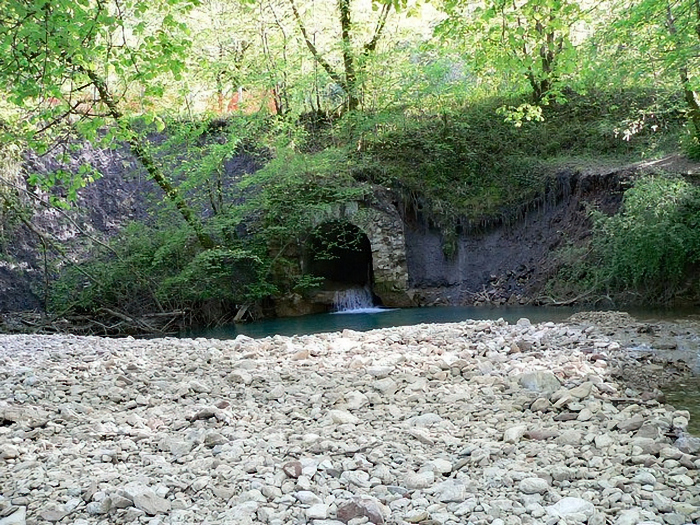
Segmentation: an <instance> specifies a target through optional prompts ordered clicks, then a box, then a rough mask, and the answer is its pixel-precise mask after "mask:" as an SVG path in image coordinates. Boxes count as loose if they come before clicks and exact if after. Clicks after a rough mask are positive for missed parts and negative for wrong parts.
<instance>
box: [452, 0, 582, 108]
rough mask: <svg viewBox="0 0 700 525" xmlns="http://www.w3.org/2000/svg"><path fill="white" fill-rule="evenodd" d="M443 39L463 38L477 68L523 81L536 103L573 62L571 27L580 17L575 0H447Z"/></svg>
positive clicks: (553, 90)
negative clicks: (510, 74)
mask: <svg viewBox="0 0 700 525" xmlns="http://www.w3.org/2000/svg"><path fill="white" fill-rule="evenodd" d="M444 9H445V12H446V13H447V15H448V18H447V19H446V20H445V21H444V22H443V23H441V24H440V26H438V33H439V34H441V35H443V36H444V37H446V38H453V39H454V38H457V39H461V40H463V43H464V44H466V46H465V47H466V48H467V50H468V51H471V52H472V53H474V55H475V57H474V58H475V64H476V67H477V69H480V70H482V71H489V70H490V71H494V70H497V71H506V72H509V73H514V74H515V75H517V76H520V77H521V78H523V79H526V80H527V82H528V84H529V85H530V88H531V90H532V98H533V101H534V102H535V103H536V104H539V103H542V102H546V101H547V99H548V98H550V97H551V96H553V95H556V94H557V90H558V89H559V87H560V84H561V81H562V77H563V75H564V74H565V73H567V72H568V71H569V70H570V69H571V68H572V67H573V66H574V65H575V62H574V60H573V58H575V48H574V46H573V44H572V28H573V27H574V25H575V24H576V23H577V22H581V21H583V20H584V18H585V16H584V12H583V11H582V9H581V7H580V5H579V3H578V2H577V1H576V0H484V2H482V3H481V4H474V3H473V2H471V1H470V0H447V1H446V2H445V4H444Z"/></svg>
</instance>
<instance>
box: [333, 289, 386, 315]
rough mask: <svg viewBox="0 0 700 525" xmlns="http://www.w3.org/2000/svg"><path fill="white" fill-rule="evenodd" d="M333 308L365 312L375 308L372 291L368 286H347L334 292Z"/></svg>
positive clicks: (339, 311)
mask: <svg viewBox="0 0 700 525" xmlns="http://www.w3.org/2000/svg"><path fill="white" fill-rule="evenodd" d="M333 310H334V311H336V312H338V313H341V312H366V311H368V310H370V311H373V310H377V308H376V307H375V306H374V301H373V299H372V291H371V290H370V289H369V288H368V287H364V288H348V289H347V290H339V291H337V292H335V298H334V299H333Z"/></svg>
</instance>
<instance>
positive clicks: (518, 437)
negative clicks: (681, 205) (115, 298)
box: [0, 319, 700, 525]
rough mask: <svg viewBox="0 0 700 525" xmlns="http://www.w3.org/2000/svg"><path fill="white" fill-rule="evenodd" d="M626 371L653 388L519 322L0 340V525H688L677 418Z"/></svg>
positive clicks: (614, 363) (697, 500)
mask: <svg viewBox="0 0 700 525" xmlns="http://www.w3.org/2000/svg"><path fill="white" fill-rule="evenodd" d="M625 366H626V367H628V369H629V368H632V367H636V368H637V369H640V370H643V371H644V370H646V372H644V373H642V374H641V375H642V376H645V377H650V376H653V375H654V374H656V375H660V376H663V374H664V373H666V372H664V370H663V369H660V368H659V367H658V365H656V364H653V363H651V364H650V363H642V362H640V361H639V358H638V357H636V358H635V357H634V356H630V355H629V353H628V352H627V350H626V349H625V348H624V347H623V346H621V344H620V342H619V341H617V340H616V339H615V338H614V337H611V336H609V335H606V330H605V329H604V328H601V327H599V326H595V325H593V324H590V323H589V324H586V323H583V322H572V323H568V324H554V323H545V324H539V325H532V324H530V322H529V321H527V320H526V319H523V320H520V321H519V322H518V323H517V324H515V325H509V324H507V323H505V322H504V321H479V322H470V321H467V322H463V323H457V324H445V325H419V326H411V327H401V328H390V329H383V330H375V331H372V332H365V333H358V332H352V331H344V332H342V333H334V334H320V335H312V336H297V337H291V338H289V337H280V336H275V337H271V338H266V339H260V340H253V339H250V338H246V337H243V336H239V337H238V338H237V339H235V340H229V341H225V340H223V341H222V340H207V339H195V340H189V339H152V340H134V339H121V340H115V339H102V338H96V337H93V338H91V337H73V336H28V335H7V336H0V525H10V524H13V525H22V524H43V523H64V524H69V523H70V524H75V525H85V524H89V523H99V524H126V523H129V524H131V523H133V524H137V523H144V524H152V525H159V524H161V523H162V524H170V523H187V524H190V523H201V524H249V523H264V524H270V525H273V524H277V525H282V524H304V523H309V524H313V525H341V524H350V525H359V524H362V523H374V524H382V523H387V524H389V523H391V524H404V523H422V524H424V525H429V524H430V525H438V524H458V523H473V524H491V525H519V524H546V525H554V524H560V525H571V524H576V523H588V524H591V525H593V524H595V525H604V524H616V525H634V524H640V523H645V524H647V525H650V524H654V523H655V524H668V525H683V524H686V523H698V522H700V487H698V486H696V482H697V478H698V475H697V469H698V468H700V458H699V457H698V451H699V449H700V442H699V441H698V439H697V438H694V437H692V436H689V435H688V434H686V433H685V430H686V428H687V425H688V417H689V416H688V413H687V412H685V411H680V410H675V409H674V408H672V407H670V406H666V405H664V404H663V401H662V399H661V397H660V395H659V393H658V392H657V391H655V390H653V389H651V390H649V391H643V387H636V388H634V387H630V386H629V385H626V384H623V383H621V382H620V381H619V377H620V375H619V374H620V371H621V370H623V369H624V367H625ZM644 367H646V368H644ZM652 367H654V368H652ZM673 373H675V372H673ZM633 386H634V385H633Z"/></svg>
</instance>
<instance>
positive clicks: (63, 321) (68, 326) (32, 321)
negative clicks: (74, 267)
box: [0, 308, 187, 337]
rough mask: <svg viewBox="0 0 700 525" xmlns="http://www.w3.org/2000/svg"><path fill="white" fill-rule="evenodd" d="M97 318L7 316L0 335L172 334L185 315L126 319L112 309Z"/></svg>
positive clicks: (83, 316)
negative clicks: (14, 333)
mask: <svg viewBox="0 0 700 525" xmlns="http://www.w3.org/2000/svg"><path fill="white" fill-rule="evenodd" d="M99 314H100V315H99V316H87V315H75V314H73V315H63V316H47V315H45V314H40V313H36V312H22V313H14V314H7V315H5V316H4V317H3V319H2V322H0V332H9V333H12V332H24V333H26V332H30V333H44V334H52V333H72V334H77V335H100V336H108V337H123V336H127V335H132V336H166V335H175V334H177V333H178V332H179V331H180V330H181V329H182V328H184V324H185V319H186V315H187V312H185V311H181V310H175V311H172V312H157V313H148V314H143V315H141V316H139V317H136V316H130V315H127V314H125V313H123V312H119V311H117V310H114V309H112V308H101V309H100V311H99Z"/></svg>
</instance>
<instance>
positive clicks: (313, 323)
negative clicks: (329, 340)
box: [182, 306, 582, 339]
mask: <svg viewBox="0 0 700 525" xmlns="http://www.w3.org/2000/svg"><path fill="white" fill-rule="evenodd" d="M581 310H582V308H572V307H555V306H512V307H498V308H496V307H493V308H489V307H478V306H433V307H429V308H395V309H382V308H371V309H368V310H365V311H362V310H360V311H355V312H337V313H330V314H317V315H304V316H301V317H285V318H282V319H265V320H263V321H256V322H254V323H245V324H231V325H226V326H222V327H219V328H209V329H206V330H199V331H190V332H186V333H183V334H182V335H183V336H185V337H210V338H215V339H233V338H235V337H236V336H237V335H238V334H244V335H247V336H249V337H254V338H260V337H267V336H270V335H287V336H290V335H303V334H317V333H321V332H337V331H341V330H345V329H349V330H356V331H358V332H364V331H367V330H374V329H377V328H388V327H392V326H407V325H415V324H422V323H458V322H461V321H466V320H467V319H474V320H485V319H500V318H501V317H502V318H503V319H505V320H506V321H508V322H509V323H515V322H517V320H518V319H520V318H521V317H527V318H528V319H530V321H531V322H533V323H541V322H545V321H554V322H558V321H563V320H564V319H566V318H567V317H569V316H571V315H572V314H574V313H576V312H579V311H581Z"/></svg>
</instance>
